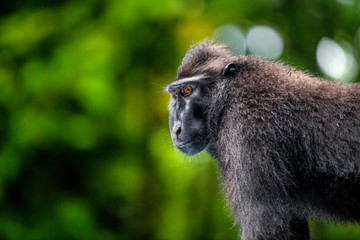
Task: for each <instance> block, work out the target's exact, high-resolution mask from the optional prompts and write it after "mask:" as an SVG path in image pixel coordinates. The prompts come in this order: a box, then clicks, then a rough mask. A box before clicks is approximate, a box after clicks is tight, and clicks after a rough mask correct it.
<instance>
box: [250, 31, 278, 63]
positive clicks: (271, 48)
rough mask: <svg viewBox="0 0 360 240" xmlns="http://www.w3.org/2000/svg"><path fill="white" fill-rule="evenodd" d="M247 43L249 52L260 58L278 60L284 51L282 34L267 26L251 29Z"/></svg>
mask: <svg viewBox="0 0 360 240" xmlns="http://www.w3.org/2000/svg"><path fill="white" fill-rule="evenodd" d="M246 41H247V45H248V48H249V51H250V52H251V53H252V54H254V55H256V56H260V57H265V58H270V59H278V58H279V57H280V56H281V54H282V52H283V49H284V41H283V39H282V37H281V36H280V34H279V33H278V32H277V31H275V30H274V29H272V28H270V27H267V26H254V27H252V28H250V30H249V32H248V34H247V37H246Z"/></svg>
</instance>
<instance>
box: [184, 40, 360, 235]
mask: <svg viewBox="0 0 360 240" xmlns="http://www.w3.org/2000/svg"><path fill="white" fill-rule="evenodd" d="M230 62H233V63H235V65H236V67H237V70H238V71H237V73H236V75H235V76H232V77H225V76H222V71H223V68H224V67H225V66H226V65H227V64H228V63H230ZM199 73H205V74H207V75H208V76H210V77H209V78H207V79H205V80H204V81H203V82H202V83H201V84H203V85H206V86H207V88H206V89H207V90H206V93H205V94H204V101H206V109H205V112H206V123H205V124H206V127H207V134H208V136H206V137H207V138H208V139H210V140H209V141H210V142H209V145H208V147H207V150H208V151H209V152H210V153H211V154H212V155H213V156H214V157H215V158H216V160H217V163H218V166H219V169H220V173H221V178H222V181H223V185H224V188H225V192H226V195H227V198H228V201H229V205H230V207H231V209H232V211H233V214H234V217H235V219H236V223H237V224H239V225H240V226H241V228H242V239H244V240H246V239H247V240H249V239H309V230H308V224H307V218H308V217H315V218H326V219H328V220H333V221H344V222H360V85H358V84H340V83H334V82H328V81H324V80H320V79H317V78H313V77H311V76H309V75H307V74H305V73H303V72H300V71H297V70H295V69H293V68H289V67H287V66H284V65H282V64H279V63H273V62H269V61H265V60H261V59H257V58H254V57H249V56H233V55H232V54H231V52H230V51H228V50H227V48H226V47H225V46H222V45H216V44H213V43H211V42H202V43H200V44H199V45H197V46H195V47H194V48H192V49H190V50H189V51H188V53H187V54H186V56H185V57H184V60H183V62H182V64H181V66H180V67H179V69H178V76H177V77H178V78H184V77H191V76H194V75H197V74H199ZM185 130H186V129H183V131H185ZM204 139H205V138H204Z"/></svg>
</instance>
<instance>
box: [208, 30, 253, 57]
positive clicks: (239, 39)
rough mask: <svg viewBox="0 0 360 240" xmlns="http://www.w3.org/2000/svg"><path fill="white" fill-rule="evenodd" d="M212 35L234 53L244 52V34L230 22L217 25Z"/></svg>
mask: <svg viewBox="0 0 360 240" xmlns="http://www.w3.org/2000/svg"><path fill="white" fill-rule="evenodd" d="M213 35H214V36H215V38H216V39H218V40H219V41H220V42H221V43H223V44H226V45H227V46H229V47H230V49H232V51H233V52H234V53H235V54H237V55H240V54H245V53H246V39H245V35H244V33H243V32H242V30H241V29H240V28H239V27H237V26H235V25H232V24H225V25H222V26H220V27H218V28H217V29H216V30H215V31H214V34H213Z"/></svg>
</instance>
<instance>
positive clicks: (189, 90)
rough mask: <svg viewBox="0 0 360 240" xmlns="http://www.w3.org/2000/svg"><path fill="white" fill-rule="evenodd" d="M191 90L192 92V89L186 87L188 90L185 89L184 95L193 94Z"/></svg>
mask: <svg viewBox="0 0 360 240" xmlns="http://www.w3.org/2000/svg"><path fill="white" fill-rule="evenodd" d="M191 90H192V88H191V87H186V88H185V89H184V94H189V93H191Z"/></svg>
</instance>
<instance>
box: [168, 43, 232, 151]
mask: <svg viewBox="0 0 360 240" xmlns="http://www.w3.org/2000/svg"><path fill="white" fill-rule="evenodd" d="M232 60H234V56H233V55H232V53H231V52H230V51H229V50H228V49H227V48H226V47H225V46H224V45H219V44H213V43H211V42H209V41H203V42H201V43H200V44H198V45H197V46H195V47H193V48H191V49H190V50H189V51H188V52H187V54H186V55H185V57H184V59H183V61H182V63H181V65H180V67H179V69H178V73H177V77H176V79H175V80H174V81H173V82H172V83H170V84H169V85H168V86H167V88H166V90H167V91H168V92H169V93H171V94H172V97H171V100H170V104H169V110H170V115H169V125H170V132H171V138H172V141H173V143H174V145H175V146H176V147H177V148H179V149H180V150H181V151H182V152H184V153H185V154H187V155H189V156H193V155H196V154H198V153H200V152H201V151H203V150H204V149H206V148H207V147H208V145H209V143H210V142H211V140H212V135H211V131H210V129H213V126H211V121H210V120H211V119H210V118H211V114H210V112H211V109H210V107H209V105H210V103H211V102H212V99H214V96H215V95H217V94H218V93H217V92H215V89H218V88H216V87H215V86H216V85H217V84H218V83H220V82H221V81H223V80H224V79H227V78H231V77H233V76H235V75H236V72H237V66H236V64H235V63H234V62H233V61H232Z"/></svg>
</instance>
